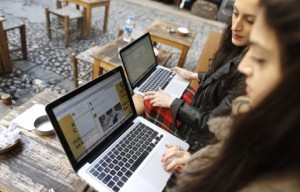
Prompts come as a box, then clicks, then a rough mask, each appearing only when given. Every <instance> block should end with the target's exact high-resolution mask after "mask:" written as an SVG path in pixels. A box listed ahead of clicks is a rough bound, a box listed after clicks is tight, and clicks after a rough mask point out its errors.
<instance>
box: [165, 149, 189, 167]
mask: <svg viewBox="0 0 300 192" xmlns="http://www.w3.org/2000/svg"><path fill="white" fill-rule="evenodd" d="M166 148H167V151H166V152H165V153H164V155H163V157H162V159H161V162H162V163H165V170H166V171H173V170H177V171H181V170H182V168H183V166H184V165H185V163H186V162H187V161H188V159H189V158H190V156H191V154H190V153H189V152H187V151H184V150H182V149H181V147H179V146H177V145H166Z"/></svg>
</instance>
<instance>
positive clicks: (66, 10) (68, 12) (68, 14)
mask: <svg viewBox="0 0 300 192" xmlns="http://www.w3.org/2000/svg"><path fill="white" fill-rule="evenodd" d="M56 6H57V7H61V2H60V1H59V0H56ZM45 14H46V23H47V32H48V37H49V39H52V37H51V31H57V32H59V33H63V34H64V36H65V45H66V47H67V46H68V40H69V27H70V20H75V19H76V20H77V22H78V27H79V28H80V37H82V35H83V13H82V11H80V10H78V9H75V8H73V7H70V6H62V7H61V8H57V9H49V8H45ZM50 15H54V16H57V17H58V19H61V20H63V21H64V22H63V28H64V29H63V30H61V28H62V27H61V26H57V27H52V26H51V21H50ZM58 23H59V22H58Z"/></svg>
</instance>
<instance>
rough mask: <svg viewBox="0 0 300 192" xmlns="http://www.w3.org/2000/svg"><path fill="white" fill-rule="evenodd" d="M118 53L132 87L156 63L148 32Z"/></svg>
mask: <svg viewBox="0 0 300 192" xmlns="http://www.w3.org/2000/svg"><path fill="white" fill-rule="evenodd" d="M120 55H121V58H122V61H123V64H124V66H125V69H126V71H127V75H128V78H129V80H130V83H131V85H132V87H133V88H134V87H136V85H137V84H138V82H139V81H140V80H141V79H142V78H143V77H144V76H145V75H146V74H147V73H148V72H149V71H150V70H151V69H153V68H155V67H156V65H157V63H156V58H155V54H154V51H153V47H152V42H151V39H150V34H149V33H146V34H145V35H143V36H141V37H140V38H138V39H137V40H135V41H134V42H132V43H131V44H129V45H128V46H126V47H125V48H123V49H122V50H121V51H120Z"/></svg>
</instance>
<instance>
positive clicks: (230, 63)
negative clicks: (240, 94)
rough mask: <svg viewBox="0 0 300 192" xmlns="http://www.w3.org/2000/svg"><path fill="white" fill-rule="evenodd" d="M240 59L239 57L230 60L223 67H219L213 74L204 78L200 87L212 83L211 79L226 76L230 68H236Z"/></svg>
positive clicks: (240, 56)
mask: <svg viewBox="0 0 300 192" xmlns="http://www.w3.org/2000/svg"><path fill="white" fill-rule="evenodd" d="M241 59H242V55H239V56H237V57H235V58H233V59H231V60H230V61H228V62H227V63H226V64H224V65H223V66H221V67H220V68H219V69H218V70H217V71H215V72H214V73H213V74H211V75H210V76H205V77H204V80H203V82H202V83H201V84H202V86H205V85H207V84H210V83H211V82H212V80H213V79H219V78H220V77H221V76H223V75H225V74H228V73H229V71H230V68H231V67H232V66H236V65H238V64H239V62H240V61H241Z"/></svg>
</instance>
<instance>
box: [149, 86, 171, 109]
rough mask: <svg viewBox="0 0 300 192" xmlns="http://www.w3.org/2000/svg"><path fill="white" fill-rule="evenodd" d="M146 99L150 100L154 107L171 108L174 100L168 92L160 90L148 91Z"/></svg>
mask: <svg viewBox="0 0 300 192" xmlns="http://www.w3.org/2000/svg"><path fill="white" fill-rule="evenodd" d="M144 99H149V100H150V104H151V105H152V106H153V107H164V108H170V106H171V104H172V102H173V101H174V98H173V97H172V96H171V95H170V94H169V93H167V92H165V91H163V90H162V89H159V91H148V92H146V93H145V96H144Z"/></svg>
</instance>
